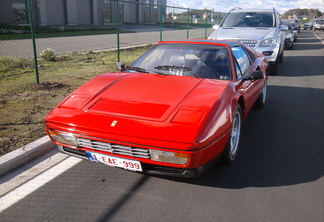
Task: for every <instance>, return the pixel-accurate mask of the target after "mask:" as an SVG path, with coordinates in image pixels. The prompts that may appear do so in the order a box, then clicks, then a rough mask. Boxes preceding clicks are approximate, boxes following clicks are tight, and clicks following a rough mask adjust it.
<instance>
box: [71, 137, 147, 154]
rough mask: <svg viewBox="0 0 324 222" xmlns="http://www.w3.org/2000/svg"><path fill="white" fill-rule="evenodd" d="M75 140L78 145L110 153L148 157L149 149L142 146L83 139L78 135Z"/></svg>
mask: <svg viewBox="0 0 324 222" xmlns="http://www.w3.org/2000/svg"><path fill="white" fill-rule="evenodd" d="M77 141H78V144H79V146H81V147H85V148H91V149H94V150H101V151H105V152H109V153H112V154H120V155H125V156H131V157H135V158H145V159H149V158H150V152H149V150H148V149H144V148H139V147H132V146H125V145H120V144H116V143H108V142H102V141H98V140H91V139H85V138H80V137H78V138H77Z"/></svg>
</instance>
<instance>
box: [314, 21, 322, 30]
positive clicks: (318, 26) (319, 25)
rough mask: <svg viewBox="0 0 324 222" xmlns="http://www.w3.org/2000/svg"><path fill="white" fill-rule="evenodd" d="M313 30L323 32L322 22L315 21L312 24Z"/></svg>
mask: <svg viewBox="0 0 324 222" xmlns="http://www.w3.org/2000/svg"><path fill="white" fill-rule="evenodd" d="M313 30H314V31H316V30H321V31H323V30H324V20H317V21H315V22H314V25H313Z"/></svg>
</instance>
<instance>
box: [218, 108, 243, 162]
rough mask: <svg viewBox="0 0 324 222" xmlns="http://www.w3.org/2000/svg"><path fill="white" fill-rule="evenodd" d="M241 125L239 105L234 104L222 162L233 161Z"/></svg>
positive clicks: (237, 147)
mask: <svg viewBox="0 0 324 222" xmlns="http://www.w3.org/2000/svg"><path fill="white" fill-rule="evenodd" d="M241 127H242V109H241V106H240V105H236V109H235V112H234V117H233V121H232V127H231V135H230V137H229V139H228V141H227V144H226V147H225V149H224V151H223V153H222V159H221V160H222V162H224V163H226V164H229V163H232V162H234V160H235V159H236V156H237V152H238V149H239V143H240V137H241Z"/></svg>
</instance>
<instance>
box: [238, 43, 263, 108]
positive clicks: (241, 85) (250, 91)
mask: <svg viewBox="0 0 324 222" xmlns="http://www.w3.org/2000/svg"><path fill="white" fill-rule="evenodd" d="M232 52H233V55H234V60H235V68H236V75H237V81H238V82H237V85H236V91H237V92H238V93H239V94H241V95H243V97H244V101H245V104H244V105H245V107H243V109H244V110H247V111H248V110H250V109H251V108H252V105H253V103H254V101H255V100H256V99H257V96H258V95H259V92H260V89H261V88H262V82H261V81H260V80H246V79H244V77H246V76H248V75H250V73H251V72H252V71H253V70H254V69H255V67H252V62H253V61H252V60H251V58H250V57H249V55H248V54H247V52H246V51H245V50H244V49H243V48H242V47H241V46H235V47H233V48H232Z"/></svg>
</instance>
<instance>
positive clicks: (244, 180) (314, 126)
mask: <svg viewBox="0 0 324 222" xmlns="http://www.w3.org/2000/svg"><path fill="white" fill-rule="evenodd" d="M304 90H305V89H304V88H297V87H278V86H268V100H267V104H266V106H265V107H264V108H263V109H253V110H252V111H251V113H250V114H249V116H248V117H247V119H246V120H245V121H244V124H243V128H242V134H241V144H240V150H239V153H238V157H237V159H236V161H235V162H234V163H232V164H230V165H223V164H216V165H215V166H214V167H212V168H211V169H209V170H208V171H207V172H205V173H204V174H203V175H202V176H201V177H200V178H198V179H192V180H183V179H180V180H179V181H181V182H185V183H193V184H197V185H201V186H211V187H221V188H228V189H240V188H245V187H274V186H289V185H294V184H300V183H308V182H312V181H316V180H318V179H320V178H321V177H322V176H323V174H324V171H323V169H324V167H323V165H324V155H323V144H324V139H323V134H324V127H323V113H322V112H321V111H316V110H318V106H321V104H323V103H322V102H323V100H322V102H321V101H318V102H316V101H317V100H316V98H310V97H308V96H307V95H321V94H318V93H323V90H319V89H307V90H310V91H311V92H310V93H307V94H304V93H303V91H304ZM292 95H295V96H292ZM322 95H323V94H322ZM280 96H281V97H282V98H283V99H282V100H276V99H275V98H279V97H280ZM299 97H300V98H299ZM291 98H296V99H291Z"/></svg>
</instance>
